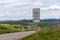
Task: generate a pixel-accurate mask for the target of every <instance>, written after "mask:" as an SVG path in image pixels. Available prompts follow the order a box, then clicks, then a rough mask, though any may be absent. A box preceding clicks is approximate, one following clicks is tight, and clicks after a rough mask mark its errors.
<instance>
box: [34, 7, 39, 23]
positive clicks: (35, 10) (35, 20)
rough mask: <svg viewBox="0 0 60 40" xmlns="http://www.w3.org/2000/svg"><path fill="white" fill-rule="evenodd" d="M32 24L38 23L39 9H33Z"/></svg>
mask: <svg viewBox="0 0 60 40" xmlns="http://www.w3.org/2000/svg"><path fill="white" fill-rule="evenodd" d="M33 22H40V8H34V9H33Z"/></svg>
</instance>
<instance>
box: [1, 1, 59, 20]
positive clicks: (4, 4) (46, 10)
mask: <svg viewBox="0 0 60 40" xmlns="http://www.w3.org/2000/svg"><path fill="white" fill-rule="evenodd" d="M33 8H40V9H41V12H40V14H41V17H40V18H41V19H51V18H60V0H0V20H21V19H32V9H33Z"/></svg>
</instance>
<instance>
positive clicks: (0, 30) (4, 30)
mask: <svg viewBox="0 0 60 40" xmlns="http://www.w3.org/2000/svg"><path fill="white" fill-rule="evenodd" d="M19 31H20V30H18V29H17V28H13V27H9V26H6V25H0V34H5V33H13V32H19Z"/></svg>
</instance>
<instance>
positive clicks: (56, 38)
mask: <svg viewBox="0 0 60 40" xmlns="http://www.w3.org/2000/svg"><path fill="white" fill-rule="evenodd" d="M38 35H39V37H38V40H60V29H48V30H41V31H40V32H38ZM19 40H36V36H35V34H32V35H30V36H27V37H25V38H22V39H19Z"/></svg>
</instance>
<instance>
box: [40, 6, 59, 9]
mask: <svg viewBox="0 0 60 40" xmlns="http://www.w3.org/2000/svg"><path fill="white" fill-rule="evenodd" d="M41 9H43V10H48V9H52V10H53V9H60V6H59V5H50V6H49V7H43V8H41Z"/></svg>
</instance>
